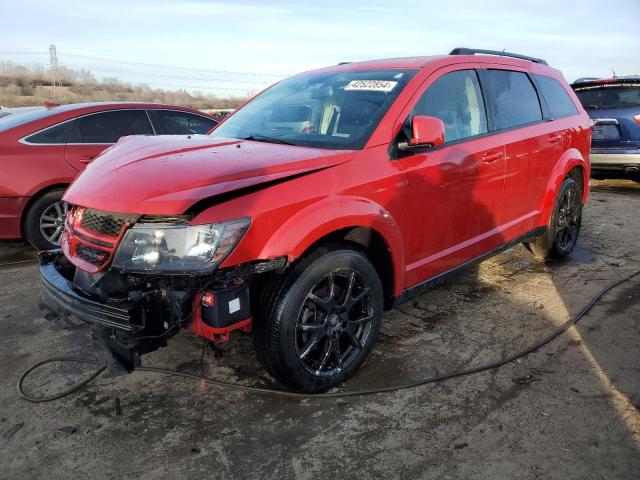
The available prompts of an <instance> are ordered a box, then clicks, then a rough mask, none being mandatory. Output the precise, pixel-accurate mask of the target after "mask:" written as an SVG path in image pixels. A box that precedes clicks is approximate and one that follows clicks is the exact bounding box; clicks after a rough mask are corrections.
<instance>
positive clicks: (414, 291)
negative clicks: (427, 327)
mask: <svg viewBox="0 0 640 480" xmlns="http://www.w3.org/2000/svg"><path fill="white" fill-rule="evenodd" d="M545 230H546V227H538V228H535V229H533V230H531V231H530V232H528V233H525V234H524V235H521V236H519V237H518V238H515V239H513V240H511V241H510V242H508V243H505V244H504V245H500V246H499V247H496V248H494V249H493V250H489V251H488V252H487V253H483V254H482V255H480V256H479V257H476V258H472V259H471V260H467V261H466V262H464V263H461V264H460V265H458V266H457V267H453V268H452V269H450V270H447V271H446V272H443V273H440V274H438V275H436V276H434V277H431V278H428V279H426V280H424V281H422V282H420V283H417V284H415V285H412V286H411V287H408V288H405V289H404V291H403V292H402V294H401V295H400V296H399V297H397V298H396V301H395V302H394V304H393V306H394V307H395V306H396V305H399V304H400V303H402V302H405V301H406V300H409V299H410V298H412V297H415V296H417V295H420V294H422V293H424V292H426V291H427V290H429V289H431V288H434V287H436V286H438V285H440V284H442V283H444V282H445V280H448V279H449V278H451V277H454V276H455V275H456V274H459V273H460V272H461V271H462V270H465V269H466V268H468V267H472V266H474V265H477V264H478V263H480V262H483V261H485V260H487V259H488V258H490V257H493V256H494V255H498V254H499V253H502V252H504V251H505V250H508V249H509V248H511V247H513V246H515V245H517V244H519V243H522V242H526V241H527V240H530V239H532V238H534V237H537V236H540V235H542V234H543V233H544V232H545Z"/></svg>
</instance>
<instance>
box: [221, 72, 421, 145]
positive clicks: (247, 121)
mask: <svg viewBox="0 0 640 480" xmlns="http://www.w3.org/2000/svg"><path fill="white" fill-rule="evenodd" d="M415 72H416V71H415V70H365V71H350V72H338V73H316V74H313V75H306V76H300V77H293V78H290V79H287V80H284V81H282V82H280V83H278V84H276V85H274V86H273V87H271V88H270V89H269V90H267V91H265V92H264V93H262V94H261V95H259V96H257V97H256V98H255V99H253V100H252V101H251V102H249V103H248V104H247V105H246V106H244V107H243V108H242V109H240V110H239V111H238V112H237V113H235V114H234V115H232V116H231V117H230V118H229V119H228V120H227V121H225V122H224V123H222V124H221V125H220V126H219V127H218V128H216V129H215V130H214V131H213V132H212V133H211V135H212V136H213V137H226V138H241V139H249V140H256V141H263V142H273V143H287V144H292V145H301V146H307V147H316V148H329V149H346V150H355V149H361V148H362V147H364V145H365V143H366V142H367V139H368V138H369V136H370V135H371V133H372V132H373V130H374V129H375V128H376V126H377V125H378V123H379V122H380V120H381V119H382V116H383V115H384V114H385V112H386V111H387V110H388V108H389V107H390V106H391V104H392V103H393V101H394V100H395V99H396V98H397V96H398V94H399V93H400V92H401V91H402V89H403V88H404V87H405V85H406V84H407V82H408V81H409V80H410V79H411V78H412V77H413V75H414V74H415Z"/></svg>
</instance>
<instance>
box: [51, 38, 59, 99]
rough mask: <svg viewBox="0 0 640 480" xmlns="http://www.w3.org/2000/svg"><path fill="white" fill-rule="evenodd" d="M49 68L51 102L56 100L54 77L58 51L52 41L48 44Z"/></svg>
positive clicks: (56, 72)
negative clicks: (51, 87)
mask: <svg viewBox="0 0 640 480" xmlns="http://www.w3.org/2000/svg"><path fill="white" fill-rule="evenodd" d="M49 69H50V70H51V77H52V80H53V102H54V103H55V101H56V77H57V76H58V53H57V52H56V46H55V45H54V44H53V43H52V44H51V45H50V46H49Z"/></svg>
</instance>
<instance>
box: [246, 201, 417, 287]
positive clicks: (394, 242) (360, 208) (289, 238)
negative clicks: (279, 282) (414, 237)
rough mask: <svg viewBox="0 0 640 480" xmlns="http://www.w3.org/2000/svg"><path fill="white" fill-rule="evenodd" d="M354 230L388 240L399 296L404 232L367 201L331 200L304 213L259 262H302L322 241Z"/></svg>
mask: <svg viewBox="0 0 640 480" xmlns="http://www.w3.org/2000/svg"><path fill="white" fill-rule="evenodd" d="M350 227H367V228H371V229H373V230H375V231H376V232H377V233H378V234H380V236H381V237H382V238H383V239H384V241H385V243H386V245H387V248H388V250H389V254H390V255H391V261H392V263H393V273H394V281H393V292H394V295H395V296H397V295H399V294H400V293H401V292H402V288H403V285H404V276H405V271H404V258H405V257H404V242H403V240H402V235H401V233H400V231H401V230H400V228H399V227H398V225H397V223H396V221H395V220H394V219H393V217H392V216H391V214H390V213H389V212H388V211H387V210H386V209H385V208H384V207H382V206H381V205H379V204H377V203H375V202H373V201H371V200H369V199H366V198H363V197H351V196H331V197H326V198H324V199H322V200H320V201H318V202H315V203H313V204H311V205H309V206H308V207H306V208H304V209H302V210H301V211H299V212H297V213H296V214H295V215H293V216H292V217H290V218H289V219H288V220H287V221H286V222H284V223H283V224H282V225H281V226H280V227H279V228H278V229H277V230H276V231H275V233H274V234H273V235H272V236H271V237H270V239H269V241H268V242H267V244H266V245H265V246H264V248H263V249H262V251H261V253H260V255H259V257H258V258H273V257H278V256H284V255H286V256H287V257H289V259H290V260H293V259H296V258H300V257H301V256H302V255H303V254H304V252H305V251H306V250H307V249H308V248H309V247H310V246H311V245H313V244H314V243H315V242H317V241H318V240H320V239H321V238H322V237H324V236H326V235H329V234H330V233H333V232H336V231H338V230H342V229H345V228H350Z"/></svg>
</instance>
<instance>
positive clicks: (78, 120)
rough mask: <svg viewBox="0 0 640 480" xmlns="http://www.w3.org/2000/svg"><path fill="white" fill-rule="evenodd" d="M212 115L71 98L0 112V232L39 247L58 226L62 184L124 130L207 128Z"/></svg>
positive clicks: (48, 244) (54, 236)
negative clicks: (56, 103)
mask: <svg viewBox="0 0 640 480" xmlns="http://www.w3.org/2000/svg"><path fill="white" fill-rule="evenodd" d="M217 124H218V122H217V121H216V120H215V119H214V118H212V117H211V116H209V115H206V114H204V113H202V112H198V111H197V110H191V109H189V108H182V107H174V106H170V105H158V104H146V103H120V102H115V103H76V104H71V105H63V106H54V105H51V107H50V108H45V107H42V108H35V109H34V108H33V107H31V108H25V109H14V110H13V111H12V113H11V114H10V115H6V116H3V117H2V118H0V238H20V237H22V236H25V237H26V238H27V239H28V240H29V242H31V244H32V245H33V246H34V247H36V248H38V249H40V250H46V249H49V248H53V247H55V246H57V244H58V242H59V240H60V236H61V234H62V227H63V224H64V216H65V213H66V204H65V203H64V202H62V201H61V199H62V194H63V193H64V191H65V189H66V188H67V186H68V185H69V184H70V183H71V182H72V181H73V179H74V178H75V177H76V175H78V172H80V171H82V170H83V169H84V167H85V166H86V165H87V164H88V163H89V162H91V161H92V160H93V158H94V157H96V156H97V155H98V154H99V153H100V152H102V151H103V150H104V149H105V148H107V147H108V146H109V145H112V144H114V143H116V142H117V141H118V139H119V138H120V137H123V136H125V135H156V134H174V135H175V134H177V135H180V134H193V133H207V132H209V130H211V129H212V128H213V127H214V126H216V125H217Z"/></svg>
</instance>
